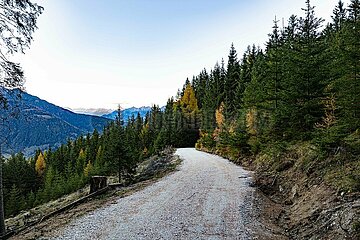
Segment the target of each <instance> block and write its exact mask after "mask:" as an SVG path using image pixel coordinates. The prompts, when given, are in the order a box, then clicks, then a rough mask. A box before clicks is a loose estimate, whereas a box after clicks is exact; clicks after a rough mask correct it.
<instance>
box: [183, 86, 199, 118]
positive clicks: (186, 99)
mask: <svg viewBox="0 0 360 240" xmlns="http://www.w3.org/2000/svg"><path fill="white" fill-rule="evenodd" d="M180 105H181V108H182V110H183V112H184V113H192V112H194V111H198V110H199V108H198V103H197V99H196V96H195V91H194V89H193V88H192V86H191V84H190V83H189V84H187V85H186V88H185V90H184V95H183V96H182V97H181V99H180Z"/></svg>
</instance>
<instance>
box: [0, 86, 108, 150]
mask: <svg viewBox="0 0 360 240" xmlns="http://www.w3.org/2000/svg"><path fill="white" fill-rule="evenodd" d="M0 91H1V94H0V95H3V96H4V97H5V98H6V99H7V100H8V108H7V109H3V108H2V107H1V106H0V116H1V119H0V121H1V122H0V144H1V148H2V152H3V153H5V154H12V153H17V152H23V153H24V154H25V155H27V156H28V155H30V154H32V153H33V152H34V151H35V150H36V149H42V150H43V149H47V148H49V147H52V148H56V147H58V146H60V145H61V144H62V143H65V142H66V140H67V139H74V138H76V137H78V136H80V135H82V134H86V133H89V132H92V131H94V129H97V130H98V131H100V132H101V131H102V129H103V128H104V126H105V125H107V124H108V123H109V122H110V121H111V120H109V119H107V118H104V117H99V116H89V115H85V114H77V113H74V112H71V111H69V110H67V109H64V108H61V107H58V106H56V105H54V104H51V103H49V102H47V101H45V100H42V99H40V98H38V97H36V96H32V95H30V94H28V93H25V92H21V91H19V90H6V89H4V88H0ZM17 95H19V96H21V98H20V99H18V98H17V97H16V96H17Z"/></svg>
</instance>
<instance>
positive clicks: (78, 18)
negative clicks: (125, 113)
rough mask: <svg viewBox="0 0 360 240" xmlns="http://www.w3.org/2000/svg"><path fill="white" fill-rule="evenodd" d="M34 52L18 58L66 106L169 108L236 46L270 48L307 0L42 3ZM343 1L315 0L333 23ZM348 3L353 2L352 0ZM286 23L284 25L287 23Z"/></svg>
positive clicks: (30, 83)
mask: <svg viewBox="0 0 360 240" xmlns="http://www.w3.org/2000/svg"><path fill="white" fill-rule="evenodd" d="M37 2H38V3H39V4H40V5H42V6H44V7H45V11H44V13H43V14H42V15H41V16H40V18H39V22H38V27H39V29H38V30H37V31H36V33H35V34H34V42H33V43H32V46H31V49H29V50H27V51H26V54H25V55H21V56H16V59H19V60H18V61H20V62H21V64H22V66H23V68H24V70H25V75H26V79H27V82H26V84H25V87H26V89H27V91H28V92H29V93H30V94H33V95H36V96H38V97H40V98H43V99H45V100H47V101H49V102H52V103H55V104H57V105H59V106H62V107H71V108H79V107H85V108H116V106H117V104H118V103H120V104H122V105H123V106H124V107H130V106H138V107H140V106H144V105H151V104H159V105H164V104H165V103H166V100H167V99H168V98H169V97H171V96H174V95H175V94H176V91H177V89H178V88H181V86H182V84H183V83H184V81H185V79H186V78H187V77H189V78H191V77H192V76H193V75H197V74H198V73H199V72H200V71H201V70H202V69H203V68H207V69H210V68H212V67H213V66H214V64H215V63H216V61H220V60H221V58H224V59H225V60H226V58H227V55H228V51H229V48H230V45H231V43H232V42H233V43H234V45H235V48H236V49H237V51H238V56H242V54H243V51H244V50H245V49H246V47H247V45H250V44H256V45H259V46H261V47H262V46H263V45H264V43H265V41H266V40H267V34H268V33H269V32H271V27H272V25H273V22H272V21H273V19H274V17H275V15H276V16H277V18H278V19H280V20H281V19H282V18H284V19H285V22H286V21H287V19H288V17H289V16H290V15H291V14H296V15H300V16H301V15H302V10H301V8H302V7H304V6H305V1H304V0H292V1H288V0H272V1H268V0H251V1H250V0H248V1H243V0H222V1H210V0H56V1H53V0H50V1H45V0H38V1H37ZM337 2H338V0H313V1H312V4H313V5H315V6H316V13H317V15H318V16H319V17H323V18H325V19H326V20H327V21H329V20H330V15H331V13H332V10H333V8H334V6H335V5H336V4H337ZM345 3H348V1H345ZM280 24H281V23H280Z"/></svg>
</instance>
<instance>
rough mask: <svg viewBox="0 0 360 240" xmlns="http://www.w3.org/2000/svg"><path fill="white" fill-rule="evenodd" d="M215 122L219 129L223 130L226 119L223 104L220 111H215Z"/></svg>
mask: <svg viewBox="0 0 360 240" xmlns="http://www.w3.org/2000/svg"><path fill="white" fill-rule="evenodd" d="M215 120H216V124H217V126H218V128H222V126H223V124H224V122H225V117H224V103H223V102H222V103H221V104H220V106H219V108H218V109H216V111H215Z"/></svg>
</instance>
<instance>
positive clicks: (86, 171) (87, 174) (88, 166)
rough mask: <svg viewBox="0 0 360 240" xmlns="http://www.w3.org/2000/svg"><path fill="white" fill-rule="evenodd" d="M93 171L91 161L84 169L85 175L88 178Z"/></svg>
mask: <svg viewBox="0 0 360 240" xmlns="http://www.w3.org/2000/svg"><path fill="white" fill-rule="evenodd" d="M92 169H93V165H92V163H91V161H89V162H88V163H87V164H86V167H85V168H84V175H85V176H86V177H87V176H89V174H90V173H91V171H92Z"/></svg>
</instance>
